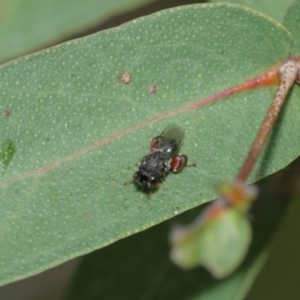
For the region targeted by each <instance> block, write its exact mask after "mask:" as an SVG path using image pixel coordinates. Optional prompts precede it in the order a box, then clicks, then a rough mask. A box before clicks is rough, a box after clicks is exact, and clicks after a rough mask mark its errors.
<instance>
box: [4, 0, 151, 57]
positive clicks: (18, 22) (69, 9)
mask: <svg viewBox="0 0 300 300" xmlns="http://www.w3.org/2000/svg"><path fill="white" fill-rule="evenodd" d="M147 2H149V1H146V0H143V1H141V0H118V1H110V0H97V1H94V0H50V1H44V0H2V1H1V4H0V26H1V29H0V61H7V60H8V59H12V58H14V57H16V56H18V55H20V54H24V53H28V52H30V51H34V50H36V49H38V48H41V47H43V46H45V45H50V44H51V43H53V42H55V41H59V40H62V39H64V38H66V37H67V36H70V35H71V34H75V33H78V31H84V30H85V29H87V28H88V27H91V26H94V25H97V24H99V23H100V22H101V21H104V20H106V19H107V18H108V17H110V16H112V15H114V14H117V13H120V12H124V11H126V10H129V9H132V8H134V7H137V6H139V5H141V4H143V3H147Z"/></svg>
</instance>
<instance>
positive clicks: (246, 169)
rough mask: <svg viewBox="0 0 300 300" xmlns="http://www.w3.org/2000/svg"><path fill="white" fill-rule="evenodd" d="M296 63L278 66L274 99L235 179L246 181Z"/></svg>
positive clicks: (281, 103) (276, 114)
mask: <svg viewBox="0 0 300 300" xmlns="http://www.w3.org/2000/svg"><path fill="white" fill-rule="evenodd" d="M297 69H298V65H297V63H296V62H294V61H288V62H287V63H286V64H284V65H283V66H282V67H281V68H280V84H279V87H278V89H277V92H276V94H275V97H274V100H273V102H272V103H271V106H270V108H269V110H268V112H267V115H266V116H265V119H264V121H263V123H262V125H261V127H260V130H259V131H258V133H257V135H256V138H255V140H254V142H253V144H252V147H251V149H250V151H249V153H248V156H247V158H246V160H245V162H244V164H243V166H242V168H241V170H240V172H239V173H238V175H237V177H236V179H237V180H240V181H246V180H247V178H248V176H249V174H250V172H251V170H252V168H253V166H254V164H255V162H256V160H257V158H258V156H259V154H260V152H261V150H262V149H263V146H264V144H265V142H266V140H267V138H268V136H269V133H270V131H271V129H272V127H273V125H274V123H275V121H276V119H277V117H278V114H279V112H280V110H281V108H282V105H283V103H284V101H285V99H286V98H287V95H288V92H289V90H290V88H291V87H292V86H293V84H294V83H295V80H296V78H297V72H299V71H298V70H297Z"/></svg>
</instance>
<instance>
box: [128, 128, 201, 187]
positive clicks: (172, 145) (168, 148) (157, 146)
mask: <svg viewBox="0 0 300 300" xmlns="http://www.w3.org/2000/svg"><path fill="white" fill-rule="evenodd" d="M183 138H184V130H183V129H182V128H181V127H180V126H178V125H176V124H171V125H169V126H167V127H166V128H165V129H164V130H163V132H162V133H161V134H160V135H159V136H156V137H155V138H153V139H152V141H151V143H150V151H149V153H148V154H147V155H145V156H144V157H143V159H142V161H141V164H140V166H139V169H138V171H136V172H135V173H134V174H133V180H132V181H129V182H126V183H132V182H135V183H136V184H137V185H138V186H140V187H141V188H143V189H145V190H150V191H151V190H152V189H155V188H157V187H158V185H159V184H160V183H161V182H162V183H164V181H163V179H164V178H165V177H166V175H167V174H168V173H169V172H170V171H171V172H173V173H178V172H180V171H181V170H182V169H183V168H184V167H185V166H187V161H188V158H187V156H186V155H184V154H177V151H178V149H179V147H180V145H181V142H182V140H183ZM191 166H196V165H195V164H191Z"/></svg>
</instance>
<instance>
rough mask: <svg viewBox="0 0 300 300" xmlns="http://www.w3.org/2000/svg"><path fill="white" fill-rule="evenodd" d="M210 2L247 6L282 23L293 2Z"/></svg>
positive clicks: (214, 0) (255, 0)
mask: <svg viewBox="0 0 300 300" xmlns="http://www.w3.org/2000/svg"><path fill="white" fill-rule="evenodd" d="M210 2H212V3H214V2H218V3H223V2H225V3H228V2H230V3H234V4H240V5H243V6H247V7H249V8H252V9H255V10H257V11H260V12H262V13H264V14H266V15H268V16H269V17H271V18H273V19H275V20H277V21H278V22H282V20H283V18H284V15H285V12H286V10H287V9H288V7H289V6H290V5H292V3H293V2H294V0H276V1H261V0H251V1H249V0H230V1H228V0H211V1H210Z"/></svg>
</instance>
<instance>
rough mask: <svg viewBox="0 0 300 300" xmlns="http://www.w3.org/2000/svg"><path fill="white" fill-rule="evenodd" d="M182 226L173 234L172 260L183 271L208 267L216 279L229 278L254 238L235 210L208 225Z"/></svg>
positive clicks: (249, 228) (223, 212) (222, 214)
mask: <svg viewBox="0 0 300 300" xmlns="http://www.w3.org/2000/svg"><path fill="white" fill-rule="evenodd" d="M178 226H179V225H178ZM178 226H176V227H175V228H173V230H172V233H171V240H172V244H173V247H172V252H171V257H172V260H173V261H174V262H176V264H178V265H179V266H181V267H183V268H191V267H195V266H196V265H202V266H205V267H206V268H207V269H208V270H209V271H210V272H211V273H212V274H213V276H214V277H216V278H224V277H226V276H228V274H230V273H232V271H233V270H235V269H236V268H237V266H238V265H239V264H240V263H241V262H242V261H243V259H244V257H245V254H246V252H247V250H248V247H249V243H250V241H251V236H252V233H251V227H250V224H249V222H248V220H247V219H246V217H245V215H244V214H243V213H241V211H240V210H238V209H234V208H228V209H226V210H224V211H222V213H221V215H219V216H218V217H215V218H213V219H212V220H210V221H207V222H204V223H203V222H201V219H200V220H196V221H195V222H194V223H192V224H190V225H189V226H187V227H181V226H180V227H178ZM221 249H222V250H221ZM220 250H221V251H220Z"/></svg>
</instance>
